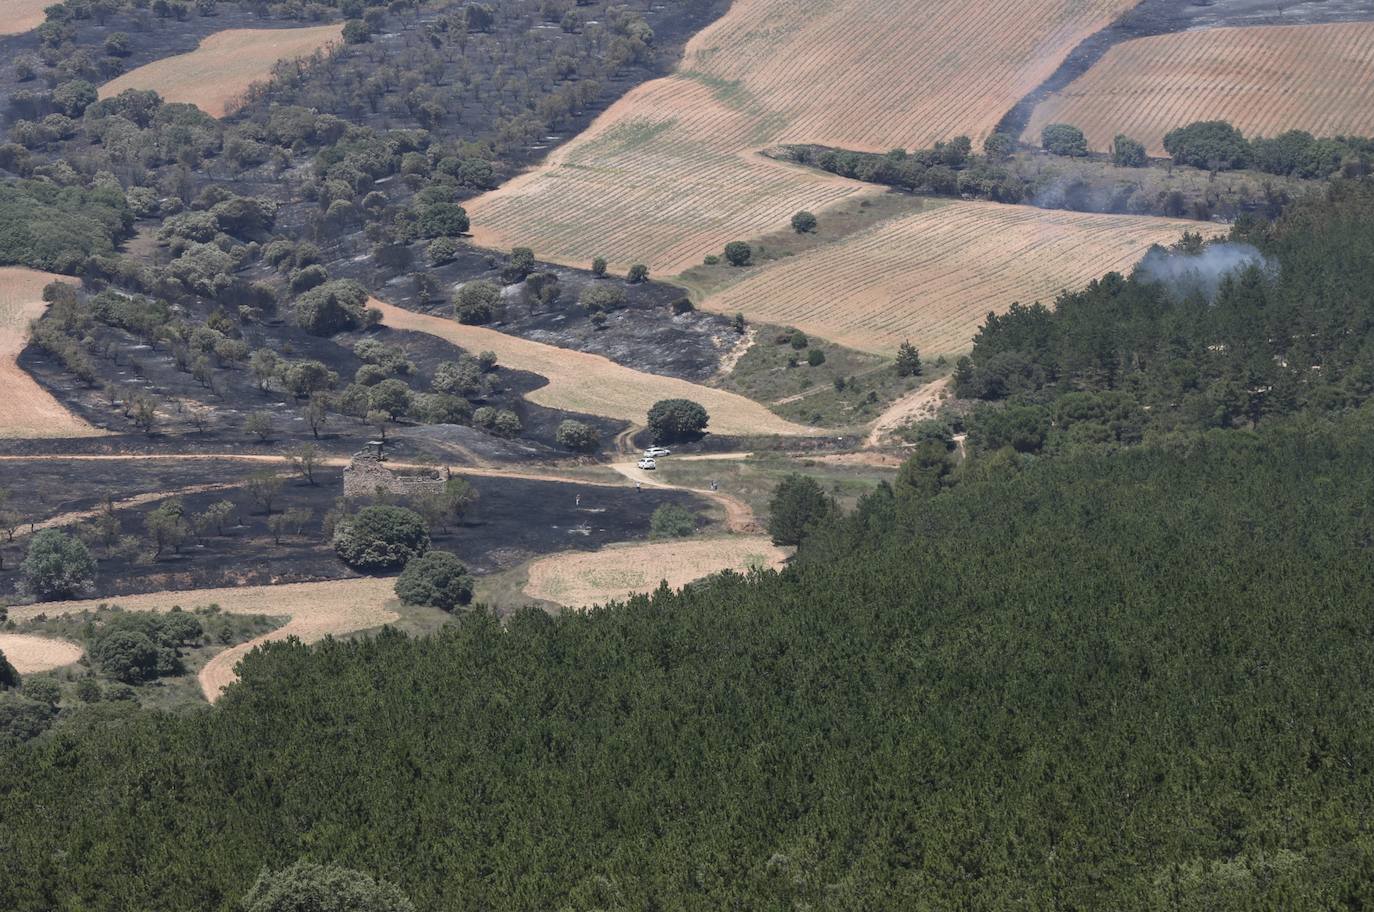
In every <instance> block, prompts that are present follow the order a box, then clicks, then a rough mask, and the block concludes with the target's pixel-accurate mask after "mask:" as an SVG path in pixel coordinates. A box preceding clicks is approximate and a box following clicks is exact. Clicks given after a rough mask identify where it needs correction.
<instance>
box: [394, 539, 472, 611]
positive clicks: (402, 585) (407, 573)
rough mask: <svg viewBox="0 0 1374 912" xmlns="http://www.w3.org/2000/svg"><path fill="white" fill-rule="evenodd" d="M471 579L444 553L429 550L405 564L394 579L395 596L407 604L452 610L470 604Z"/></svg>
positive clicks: (466, 570) (450, 555)
mask: <svg viewBox="0 0 1374 912" xmlns="http://www.w3.org/2000/svg"><path fill="white" fill-rule="evenodd" d="M472 585H473V582H472V576H471V574H469V573H468V568H467V567H465V566H463V564H462V562H461V561H459V560H458V558H457V557H455V556H454V555H452V554H450V553H449V552H447V551H430V552H427V553H425V554H423V555H421V556H420V557H417V558H415V559H414V560H412V561H411V562H410V563H408V564H406V567H405V569H404V570H402V571H401V575H400V576H399V577H397V579H396V595H397V597H398V598H400V600H401V601H403V602H405V603H407V604H409V605H428V606H429V607H431V608H441V609H443V610H444V611H452V610H453V609H455V608H457V607H459V606H460V605H466V604H467V603H468V602H470V601H472Z"/></svg>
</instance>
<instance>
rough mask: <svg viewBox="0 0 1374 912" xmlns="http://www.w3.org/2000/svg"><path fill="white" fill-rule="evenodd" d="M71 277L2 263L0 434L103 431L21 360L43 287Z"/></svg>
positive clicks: (78, 434)
mask: <svg viewBox="0 0 1374 912" xmlns="http://www.w3.org/2000/svg"><path fill="white" fill-rule="evenodd" d="M59 280H60V281H74V280H72V279H68V278H67V277H66V276H60V275H56V274H54V273H51V272H39V271H38V270H36V269H24V268H22V267H18V266H6V267H0V390H3V391H4V395H3V396H0V438H5V437H93V436H96V435H98V434H102V433H104V432H103V431H101V430H99V429H97V428H93V427H91V426H90V425H89V424H87V423H86V422H84V421H82V420H81V419H80V418H77V417H76V416H75V415H73V414H72V413H71V412H69V411H67V410H66V409H65V408H63V407H62V404H61V403H59V402H58V401H57V400H56V399H54V398H53V397H52V394H51V393H49V392H48V391H47V390H45V389H43V388H42V387H41V386H39V385H38V384H37V383H35V382H34V379H33V378H32V377H30V376H29V375H28V373H27V372H25V371H24V370H23V369H21V368H20V367H19V365H18V364H17V363H16V359H17V358H18V357H19V353H20V352H22V351H23V350H24V346H25V344H27V342H28V338H29V324H30V323H32V322H33V321H34V320H36V319H38V318H39V317H41V316H42V315H43V311H45V310H46V309H47V307H48V305H47V304H45V303H44V302H43V287H44V286H45V285H47V284H48V283H49V282H54V281H59Z"/></svg>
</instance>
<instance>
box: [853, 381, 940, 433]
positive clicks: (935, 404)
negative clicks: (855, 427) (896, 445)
mask: <svg viewBox="0 0 1374 912" xmlns="http://www.w3.org/2000/svg"><path fill="white" fill-rule="evenodd" d="M949 385H950V378H949V377H941V378H940V379H939V380H934V381H932V382H930V383H927V384H926V385H925V386H923V387H921V388H920V389H916V390H912V391H911V392H910V393H909V394H907V395H905V396H903V397H902V398H900V399H898V400H897V401H896V402H894V403H892V404H891V405H889V406H888V407H887V409H886V410H884V411H883V413H882V414H881V415H879V416H878V418H877V420H876V421H874V422H873V429H872V430H871V431H869V432H868V439H867V441H865V444H864V445H865V446H868V447H870V448H871V447H878V446H882V444H883V438H884V437H887V436H888V435H890V434H891V433H892V432H893V431H894V430H896V429H897V428H899V427H901V426H902V425H904V424H906V423H908V422H910V421H912V420H914V419H916V418H933V417H935V414H936V413H937V412H938V411H939V409H940V402H941V400H942V399H943V397H944V395H945V393H946V392H947V391H948V390H949Z"/></svg>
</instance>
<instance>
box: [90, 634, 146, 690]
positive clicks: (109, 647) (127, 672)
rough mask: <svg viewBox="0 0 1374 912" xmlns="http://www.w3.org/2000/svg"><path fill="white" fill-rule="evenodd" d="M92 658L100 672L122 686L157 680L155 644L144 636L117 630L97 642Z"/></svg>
mask: <svg viewBox="0 0 1374 912" xmlns="http://www.w3.org/2000/svg"><path fill="white" fill-rule="evenodd" d="M91 655H92V656H93V657H94V658H95V660H96V662H97V663H99V665H100V669H101V671H103V672H105V673H106V674H107V675H109V676H110V677H112V678H114V679H115V680H117V681H123V682H124V683H125V684H138V683H140V682H142V681H151V680H152V679H153V678H156V677H157V660H158V649H157V645H156V644H155V643H154V642H153V641H152V640H151V639H150V638H149V637H148V635H147V634H145V633H141V632H139V631H137V630H131V629H125V628H116V629H113V630H110V631H108V632H107V633H104V634H102V635H101V636H100V638H99V639H97V640H96V642H95V645H94V646H93V647H92V648H91Z"/></svg>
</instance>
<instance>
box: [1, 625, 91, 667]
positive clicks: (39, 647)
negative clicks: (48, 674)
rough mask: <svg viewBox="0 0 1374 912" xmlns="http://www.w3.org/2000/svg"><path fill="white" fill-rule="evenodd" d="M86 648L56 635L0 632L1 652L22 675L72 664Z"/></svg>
mask: <svg viewBox="0 0 1374 912" xmlns="http://www.w3.org/2000/svg"><path fill="white" fill-rule="evenodd" d="M83 651H84V650H82V648H81V647H80V646H78V645H77V644H75V643H72V642H69V641H67V640H59V639H57V638H56V637H45V636H34V635H33V634H29V633H0V652H3V653H4V654H5V658H6V659H8V660H9V663H10V664H11V665H13V666H14V670H15V671H17V672H19V673H20V674H21V675H26V674H38V673H40V672H44V671H52V670H53V669H54V668H61V667H62V666H64V665H71V664H72V663H73V662H75V661H76V660H77V659H79V658H81V654H82V652H83Z"/></svg>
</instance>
